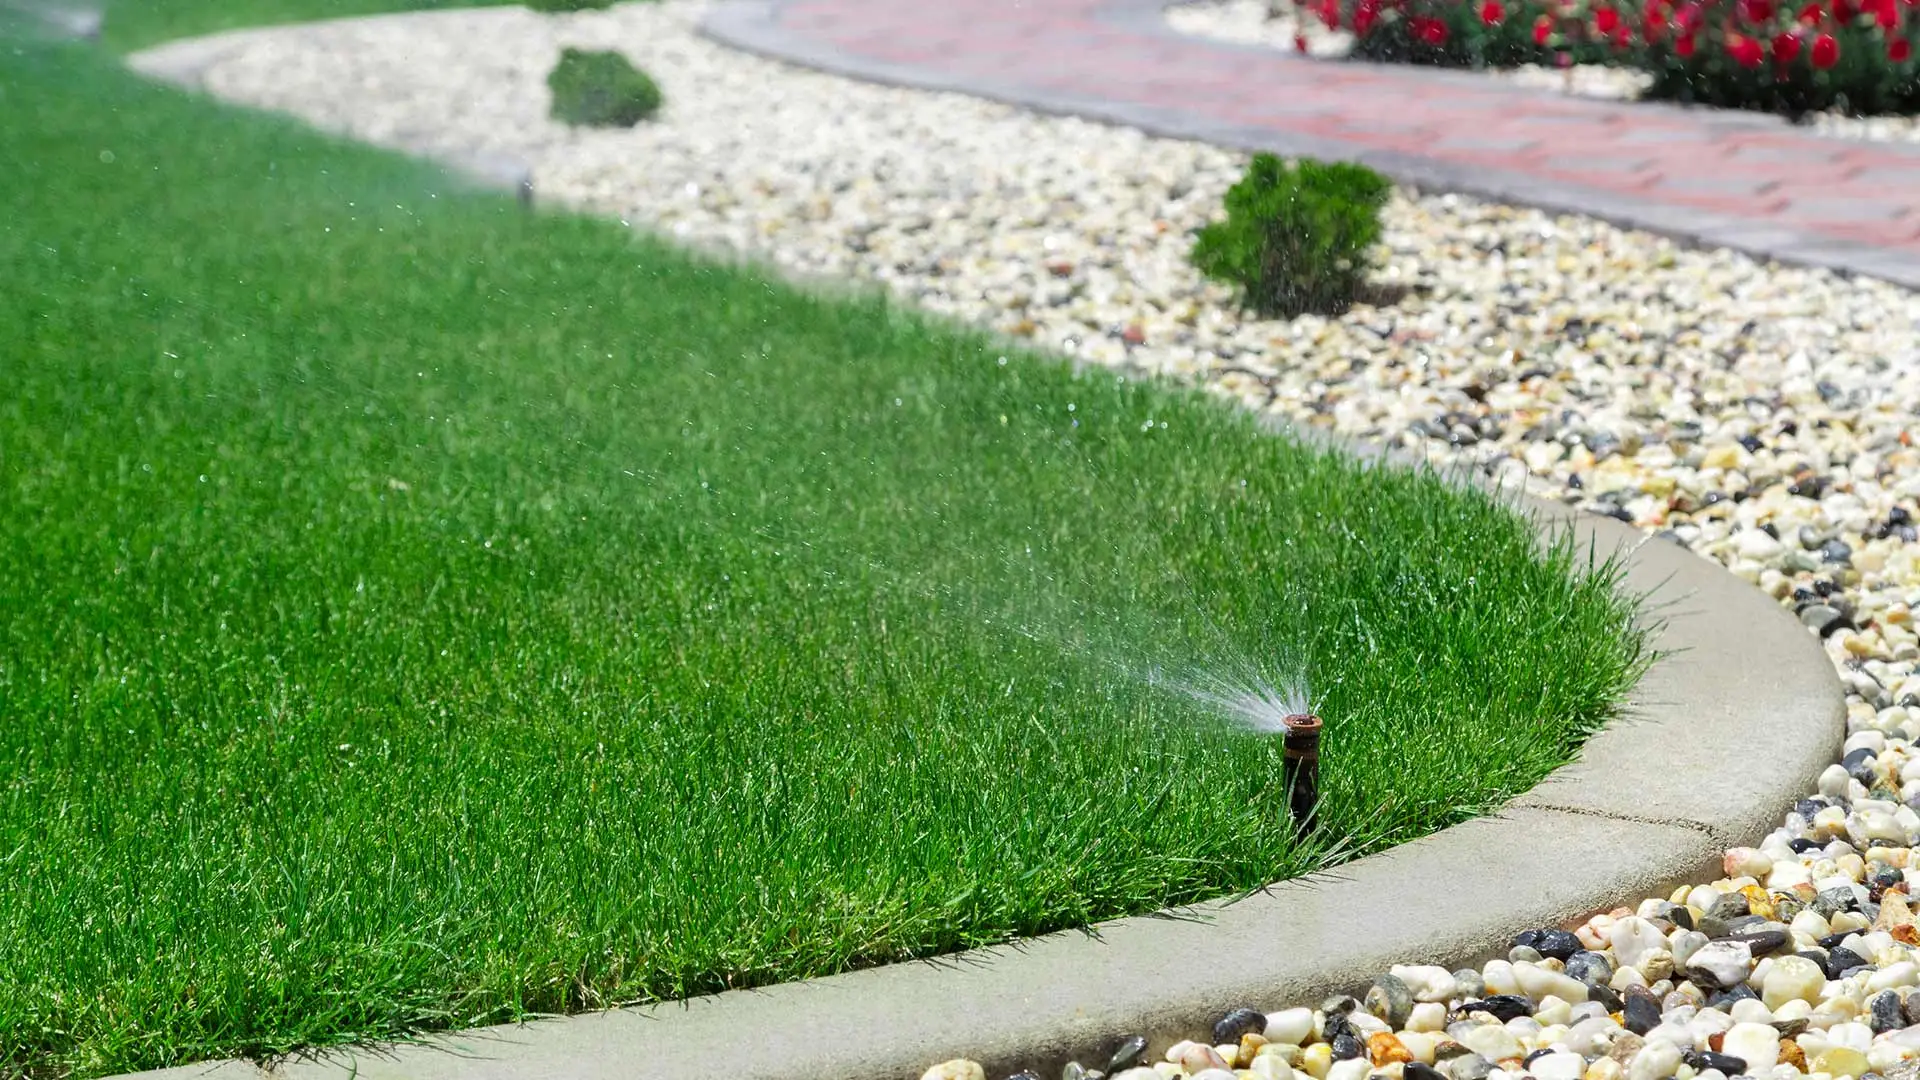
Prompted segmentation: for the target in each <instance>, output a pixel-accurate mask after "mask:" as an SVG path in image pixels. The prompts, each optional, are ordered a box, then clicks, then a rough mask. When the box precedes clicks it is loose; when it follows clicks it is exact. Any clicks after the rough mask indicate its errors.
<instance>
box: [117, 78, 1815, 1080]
mask: <svg viewBox="0 0 1920 1080" xmlns="http://www.w3.org/2000/svg"><path fill="white" fill-rule="evenodd" d="M193 44H194V43H191V42H189V43H181V46H180V47H178V48H176V47H173V46H169V47H166V48H167V49H168V50H169V52H170V53H171V55H172V57H173V59H174V61H175V63H176V64H177V66H172V67H171V68H170V69H169V70H164V71H160V70H155V71H151V72H150V73H152V74H157V75H161V76H162V77H169V78H172V79H174V80H175V81H180V82H185V83H188V84H189V85H192V84H194V83H196V82H197V79H196V77H195V75H196V74H197V72H196V71H195V70H194V69H195V67H196V63H195V62H196V60H197V59H198V58H203V57H207V56H209V52H208V51H206V50H208V49H212V48H217V47H218V45H217V43H215V42H211V41H209V42H203V43H201V45H202V49H201V50H195V49H191V48H186V47H185V46H189V45H193ZM149 55H150V54H149ZM152 66H153V67H156V68H158V67H161V66H162V65H152ZM768 269H769V270H770V272H776V273H777V271H771V268H768ZM815 284H817V283H815ZM1292 434H1295V435H1301V436H1304V437H1306V438H1308V439H1309V440H1311V441H1316V442H1323V443H1330V444H1332V445H1335V446H1338V447H1341V448H1344V449H1346V450H1348V451H1350V452H1355V453H1358V454H1360V455H1361V456H1363V457H1367V458H1372V459H1382V458H1384V459H1386V460H1389V461H1398V460H1399V459H1397V458H1395V457H1394V456H1393V455H1390V454H1387V453H1386V452H1385V451H1383V450H1381V449H1379V448H1373V447H1364V446H1354V445H1352V444H1347V443H1344V442H1341V441H1339V440H1335V439H1330V438H1329V437H1327V436H1324V435H1321V434H1319V433H1317V432H1293V433H1292ZM1521 501H1522V503H1523V506H1522V508H1523V509H1526V510H1528V511H1530V512H1531V513H1532V514H1533V516H1534V519H1535V524H1536V528H1537V529H1538V530H1539V531H1540V532H1541V534H1542V535H1543V536H1546V535H1559V534H1561V533H1563V532H1564V531H1566V530H1571V531H1572V533H1573V535H1574V537H1575V539H1576V540H1577V542H1579V543H1580V544H1581V545H1583V546H1587V545H1591V549H1592V550H1593V551H1594V553H1595V556H1596V558H1599V559H1605V558H1608V557H1611V556H1615V555H1617V556H1619V557H1620V558H1621V559H1622V560H1623V564H1624V568H1625V576H1624V581H1623V584H1624V586H1625V587H1626V588H1627V589H1629V590H1632V591H1634V592H1636V593H1640V594H1644V595H1646V596H1647V597H1648V599H1649V602H1650V604H1651V605H1653V606H1654V607H1655V608H1657V609H1659V610H1660V612H1661V615H1662V618H1663V619H1664V622H1663V624H1662V626H1661V627H1660V629H1659V633H1658V635H1657V637H1656V639H1655V641H1654V642H1653V645H1654V648H1655V649H1657V650H1658V651H1659V652H1660V653H1661V654H1662V656H1663V659H1662V660H1661V661H1660V662H1658V663H1656V664H1655V665H1654V666H1653V667H1652V668H1651V669H1650V670H1649V671H1648V673H1647V674H1646V676H1645V677H1644V678H1643V679H1642V680H1641V682H1640V684H1639V686H1638V687H1636V689H1635V691H1634V693H1633V695H1632V700H1631V703H1630V704H1629V706H1628V709H1627V715H1626V716H1625V717H1624V718H1623V719H1621V720H1619V721H1616V722H1615V723H1613V724H1612V725H1610V726H1608V727H1607V728H1606V729H1604V730H1602V731H1601V732H1600V733H1598V734H1596V735H1595V736H1594V737H1593V738H1591V739H1590V740H1589V741H1588V742H1587V744H1586V746H1585V747H1584V749H1583V750H1582V751H1581V753H1580V755H1579V757H1578V758H1577V760H1576V761H1574V762H1573V763H1572V764H1570V765H1568V766H1566V767H1564V768H1562V769H1560V770H1559V771H1557V772H1556V773H1554V774H1553V775H1552V776H1551V777H1549V778H1548V779H1547V780H1546V781H1545V782H1543V783H1542V784H1541V785H1540V786H1539V787H1537V788H1535V789H1534V790H1533V791H1531V792H1529V793H1528V794H1526V795H1524V796H1521V797H1520V798H1519V799H1517V800H1515V802H1514V803H1512V804H1511V805H1510V806H1509V807H1508V808H1506V809H1505V810H1503V811H1502V812H1500V813H1498V814H1495V815H1492V816H1489V817H1483V818H1478V819H1475V820H1472V821H1468V822H1466V823H1463V824H1461V825H1457V826H1454V827H1453V828H1450V829H1446V830H1443V831H1441V832H1439V833H1435V834H1433V835H1431V836H1428V837H1425V838H1423V839H1419V840H1415V841H1412V842H1409V843H1407V844H1403V845H1401V846H1399V847H1396V848H1393V849H1390V850H1388V851H1385V852H1382V853H1380V854H1377V855H1372V856H1368V857H1366V858H1363V859H1359V860H1356V861H1354V862H1351V863H1348V864H1346V865H1344V866H1340V867H1338V868H1336V869H1334V870H1332V871H1329V872H1325V873H1321V874H1315V875H1312V876H1310V877H1307V878H1302V879H1296V880H1293V881H1287V882H1281V883H1279V884H1276V885H1273V886H1270V887H1269V888H1267V889H1265V890H1263V891H1261V892H1258V893H1255V894H1253V895H1252V896H1249V897H1246V898H1244V899H1240V900H1237V901H1219V902H1214V903H1208V904H1202V905H1197V906H1195V907H1192V908H1186V909H1180V910H1178V911H1174V912H1165V913H1161V914H1158V915H1149V916H1140V917H1135V918H1127V919H1118V920H1114V921H1111V922H1107V923H1102V924H1100V925H1099V926H1097V927H1095V928H1093V929H1092V930H1090V931H1086V932H1080V931H1070V932H1064V933H1058V934H1052V935H1049V936H1046V937H1042V938H1037V939H1032V940H1028V941H1024V942H1021V943H1018V944H1015V945H1010V946H1004V947H999V948H992V949H980V950H974V951H970V952H966V953H961V954H958V955H954V956H948V957H942V958H939V959H936V960H930V961H922V962H914V963H903V964H895V965H891V966H888V967H882V968H875V969H871V970H867V971H860V972H854V973H850V974H846V975H838V976H833V977H830V978H822V979H813V980H807V981H804V982H797V983H788V984H784V985H780V986H775V987H771V988H768V989H765V990H752V991H746V990H742V991H732V992H729V993H724V994H717V995H712V996H709V997H702V998H696V999H693V1000H690V1001H686V1002H678V1003H672V1004H666V1005H657V1006H649V1007H644V1008H631V1009H620V1010H613V1011H609V1012H603V1013H595V1014H588V1015H584V1016H576V1017H569V1018H560V1019H554V1020H548V1021H538V1022H532V1023H526V1024H509V1025H501V1026H497V1027H490V1028H483V1029H477V1030H472V1031H466V1032H459V1033H454V1034H448V1035H438V1036H433V1037H431V1038H427V1039H424V1040H422V1041H421V1042H419V1043H416V1044H407V1045H396V1046H362V1047H354V1048H345V1049H340V1050H336V1051H329V1052H325V1053H321V1054H316V1055H313V1056H302V1057H298V1058H295V1059H293V1060H290V1061H286V1062H282V1063H279V1064H277V1065H276V1066H274V1067H273V1068H271V1069H270V1070H267V1071H263V1070H261V1069H259V1068H257V1067H255V1066H254V1065H252V1064H249V1063H246V1062H237V1061H228V1062H211V1063H205V1064H198V1065H189V1066H183V1067H180V1068H175V1069H167V1070H160V1071H156V1072H149V1073H142V1074H137V1075H138V1076H140V1077H143V1078H145V1080H186V1078H190V1077H208V1078H212V1080H264V1078H266V1077H276V1078H288V1080H322V1078H326V1080H339V1078H345V1077H360V1078H365V1080H455V1078H458V1080H614V1078H620V1080H681V1078H684V1077H694V1076H702V1075H709V1074H715V1073H724V1075H726V1076H728V1077H731V1078H735V1080H822V1078H833V1080H896V1078H902V1077H906V1078H911V1077H914V1076H917V1075H918V1074H919V1073H920V1071H921V1070H922V1069H924V1068H925V1067H926V1066H927V1065H928V1064H930V1063H932V1062H935V1061H938V1060H941V1059H943V1058H949V1057H959V1056H966V1057H972V1058H975V1059H976V1060H980V1061H982V1062H983V1063H984V1064H986V1065H987V1066H988V1068H989V1071H990V1072H993V1073H995V1074H1004V1073H1008V1072H1012V1071H1014V1070H1016V1069H1017V1068H1021V1067H1035V1068H1039V1069H1041V1070H1043V1071H1046V1070H1054V1069H1057V1068H1058V1066H1059V1065H1060V1064H1061V1063H1062V1062H1063V1061H1064V1060H1066V1059H1067V1058H1069V1057H1079V1058H1081V1059H1083V1060H1091V1059H1093V1058H1094V1057H1096V1056H1097V1054H1098V1053H1099V1052H1100V1051H1101V1050H1103V1049H1105V1048H1106V1047H1107V1046H1108V1045H1109V1044H1110V1043H1111V1041H1112V1040H1113V1039H1114V1038H1115V1037H1116V1036H1118V1035H1120V1034H1123V1033H1132V1032H1138V1033H1143V1034H1146V1035H1147V1036H1148V1037H1149V1038H1151V1039H1153V1040H1154V1043H1155V1046H1156V1048H1158V1047H1161V1046H1164V1045H1165V1044H1167V1043H1169V1042H1171V1041H1173V1040H1175V1039H1178V1038H1184V1037H1187V1036H1189V1035H1191V1034H1193V1033H1194V1032H1196V1031H1200V1030H1204V1029H1205V1027H1206V1026H1208V1025H1210V1024H1211V1023H1212V1021H1213V1020H1215V1019H1217V1018H1218V1016H1219V1014H1220V1013H1221V1012H1222V1011H1224V1010H1225V1009H1226V1008H1227V1007H1229V1006H1232V1005H1242V1004H1245V1005H1252V1006H1255V1007H1264V1008H1277V1007H1281V1006H1283V1005H1289V1004H1298V1003H1302V1002H1308V1003H1311V1002H1315V1001H1317V1000H1319V999H1320V998H1321V997H1323V996H1324V995H1326V994H1329V993H1333V992H1339V991H1351V990H1357V989H1358V988H1359V987H1361V986H1363V985H1364V984H1365V983H1366V982H1367V980H1368V979H1370V978H1371V977H1372V976H1373V975H1375V974H1377V973H1379V972H1381V971H1384V970H1385V969H1386V968H1387V967H1388V966H1390V965H1391V964H1395V963H1406V962H1422V963H1443V964H1446V965H1448V966H1457V965H1460V964H1465V963H1471V962H1475V961H1478V960H1480V959H1484V958H1486V957H1488V956H1491V955H1494V954H1496V953H1499V952H1502V951H1504V949H1505V947H1506V944H1507V942H1508V941H1509V940H1510V939H1511V937H1512V935H1513V934H1514V933H1516V932H1517V931H1519V930H1522V929H1527V928H1530V927H1537V926H1549V925H1559V924H1563V923H1567V922H1570V921H1572V920H1577V919H1580V918H1582V917H1584V916H1586V915H1588V914H1590V913H1592V912H1595V911H1599V910H1604V909H1607V908H1610V907H1613V906H1615V905H1616V904H1619V903H1623V902H1633V901H1636V900H1638V899H1640V898H1642V897H1645V896H1651V895H1660V894H1664V893H1666V892H1667V891H1668V890H1670V889H1671V888H1672V887H1673V886H1675V885H1678V884H1681V883H1686V882H1692V881H1698V880H1701V879H1703V878H1706V877H1709V876H1715V875H1717V873H1718V868H1719V864H1720V857H1721V853H1722V851H1723V850H1724V849H1725V848H1726V847H1727V846H1730V845H1732V844H1734V843H1736V842H1739V841H1741V840H1749V841H1751V840H1757V839H1758V837H1759V836H1761V835H1762V834H1763V833H1764V832H1765V831H1766V830H1768V829H1770V828H1771V827H1772V826H1773V824H1774V823H1775V822H1776V821H1777V819H1778V815H1779V814H1780V813H1781V812H1782V811H1783V810H1784V809H1785V807H1786V806H1787V805H1788V804H1789V803H1790V802H1791V801H1792V800H1793V799H1795V798H1797V797H1799V796H1800V795H1802V794H1804V793H1806V792H1808V791H1810V790H1812V789H1813V787H1814V785H1815V778H1816V777H1817V776H1818V775H1819V773H1820V772H1821V771H1822V770H1823V769H1824V768H1826V766H1827V765H1829V764H1831V763H1832V762H1833V761H1834V760H1835V759H1836V757H1837V755H1838V752H1839V747H1840V742H1841V738H1842V731H1843V728H1844V724H1843V720H1844V715H1845V710H1844V706H1843V696H1842V692H1841V687H1840V685H1839V681H1838V679H1837V677H1836V676H1835V674H1834V671H1833V668H1832V665H1831V664H1830V663H1829V662H1828V660H1827V658H1826V655H1825V654H1824V652H1823V651H1822V650H1821V648H1820V647H1819V645H1818V642H1817V639H1815V638H1814V637H1813V636H1811V635H1810V634H1808V633H1807V632H1806V630H1805V629H1804V628H1802V627H1801V626H1800V624H1799V623H1798V621H1797V620H1795V619H1794V618H1793V617H1792V616H1791V615H1789V614H1788V613H1787V612H1785V611H1784V610H1783V609H1781V608H1780V607H1779V606H1778V605H1776V604H1775V603H1773V602H1772V601H1771V600H1770V599H1768V598H1767V597H1766V596H1765V595H1764V594H1762V593H1761V592H1760V591H1759V590H1757V589H1754V588H1753V587H1751V586H1749V585H1747V584H1746V583H1745V582H1742V581H1740V580H1739V579H1738V578H1735V577H1734V576H1733V575H1731V574H1729V573H1727V572H1726V571H1725V570H1723V569H1721V568H1720V567H1718V566H1717V565H1715V564H1713V563H1712V562H1710V561H1708V560H1706V559H1703V558H1701V557H1699V556H1696V555H1694V554H1693V553H1692V552H1690V551H1687V550H1686V549H1684V548H1681V547H1679V546H1676V545H1673V544H1669V543H1665V542H1662V541H1658V540H1650V539H1649V538H1648V537H1646V536H1645V535H1644V534H1642V533H1640V532H1638V531H1637V530H1634V529H1632V528H1629V527H1628V526H1626V525H1623V524H1621V523H1619V522H1616V521H1612V520H1610V519H1605V518H1598V517H1593V516H1589V515H1583V514H1578V513H1576V512H1574V511H1571V510H1569V509H1567V508H1565V507H1562V506H1558V505H1555V504H1550V503H1545V502H1541V501H1538V500H1533V499H1523V500H1521Z"/></svg>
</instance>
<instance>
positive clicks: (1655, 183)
mask: <svg viewBox="0 0 1920 1080" xmlns="http://www.w3.org/2000/svg"><path fill="white" fill-rule="evenodd" d="M1159 8H1160V3H1159V0H733V2H730V3H725V4H722V5H720V6H718V7H716V8H715V9H714V10H713V12H712V13H711V14H710V16H709V18H708V23H707V31H708V32H709V33H710V34H712V35H713V36H715V37H716V38H719V39H720V40H723V41H726V42H729V43H731V44H734V45H738V46H741V47H744V48H747V49H751V50H753V51H755V52H760V53H763V54H767V55H771V56H776V57H779V58H782V59H786V60H791V61H794V62H797V63H802V64H807V65H809V66H813V67H819V68H823V69H827V70H833V71H839V72H843V73H846V74H849V75H854V76H859V77H863V78H869V79H875V80H879V81H884V82H890V83H897V84H901V85H911V86H921V87H929V88H939V89H953V90H960V91H965V92H968V93H973V94H977V95H980V96H984V97H990V98H995V99H998V100H1002V101H1009V102H1014V103H1017V104H1022V105H1028V106H1031V107H1034V108H1039V109H1045V110H1048V111H1054V112H1067V113H1073V114H1078V115H1083V116H1091V117H1095V118H1098V119H1105V120H1112V121H1116V122H1120V123H1126V124H1131V125H1134V126H1138V127H1142V128H1145V129H1147V130H1149V131H1154V132H1157V133H1162V134H1168V135H1177V136H1188V137H1193V138H1199V139H1205V140H1208V141H1212V142H1218V143H1223V144H1227V145H1234V146H1241V147H1246V148H1250V149H1252V148H1258V149H1271V150H1275V151H1278V152H1280V153H1286V154H1311V155H1314V156H1317V157H1325V158H1343V159H1347V160H1355V161H1362V162H1366V163H1367V164H1370V165H1373V166H1374V167H1376V168H1379V169H1381V170H1382V171H1384V172H1387V173H1389V174H1390V175H1393V176H1396V177H1398V178H1400V179H1402V180H1406V181H1409V182H1413V183H1416V184H1423V185H1427V186H1432V187H1438V188H1444V189H1450V190H1459V191H1467V192H1474V193H1478V194H1484V195H1488V196H1492V197H1495V198H1498V199H1502V200H1506V201H1511V202H1518V203H1525V204H1530V205H1536V206H1543V207H1547V208H1549V209H1556V210H1571V211H1579V212H1583V213H1589V214H1594V215H1597V216H1600V217H1604V218H1608V219H1610V220H1613V221H1617V222H1620V223H1622V224H1627V225H1634V226H1639V227H1643V228H1648V229H1653V230H1655V231H1659V232H1664V233H1668V234H1672V235H1677V236H1683V237H1687V238H1690V239H1696V240H1699V241H1702V242H1705V243H1711V244H1718V245H1724V246H1728V247H1733V248H1738V249H1741V250H1745V251H1751V252H1755V253H1757V254H1762V255H1771V256H1775V257H1778V258H1781V259H1783V260H1788V261H1794V262H1806V263H1813V264H1817V265H1825V266H1834V267H1838V268H1844V269H1849V270H1855V271H1858V272H1861V273H1866V274H1872V275H1875V276H1879V277H1885V278H1889V279H1891V280H1896V281H1901V282H1904V283H1906V284H1908V285H1911V286H1915V287H1920V145H1905V144H1892V143H1871V142H1865V141H1858V140H1845V139H1837V138H1827V137H1823V136H1819V135H1815V134H1812V133H1810V132H1807V131H1803V130H1800V129H1796V128H1792V127H1789V126H1787V125H1785V124H1783V123H1781V122H1779V121H1778V120H1775V119H1773V118H1770V117H1761V116H1751V115H1745V114H1738V113H1728V112H1724V111H1719V110H1707V109H1681V108H1676V107H1671V106H1665V105H1654V104H1632V103H1611V102H1601V101H1589V100H1582V99H1575V98H1567V97H1562V96H1560V95H1557V94H1551V93H1546V92H1542V91H1538V90H1527V89H1523V88H1519V87H1514V86H1509V85H1505V84H1501V83H1497V82H1494V81H1492V80H1488V79H1485V78H1482V77H1479V76H1475V75H1471V74H1467V73H1461V72H1443V71H1434V70H1429V69H1417V68H1411V67H1397V66H1385V65H1371V64H1349V63H1330V62H1324V61H1314V60H1309V59H1305V58H1302V57H1297V56H1294V55H1292V54H1289V53H1285V52H1281V51H1276V50H1270V49H1260V48H1251V47H1243V46H1238V45H1232V44H1226V43H1220V42H1213V41H1204V40H1199V39H1195V38H1189V37H1184V36H1181V35H1178V34H1175V33H1173V32H1172V31H1170V30H1168V29H1167V28H1166V27H1165V25H1164V23H1163V22H1162V19H1161V15H1160V11H1159Z"/></svg>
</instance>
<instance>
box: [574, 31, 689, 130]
mask: <svg viewBox="0 0 1920 1080" xmlns="http://www.w3.org/2000/svg"><path fill="white" fill-rule="evenodd" d="M547 88H548V89H550V90H552V91H553V118H554V119H555V120H559V121H561V122H562V123H567V124H576V125H591V126H594V127H632V126H633V125H635V124H637V123H639V122H640V121H642V120H645V119H647V118H648V117H650V116H652V115H653V114H654V113H656V112H659V111H660V101H661V98H660V88H659V87H658V86H656V85H654V81H653V80H652V79H650V78H648V77H647V73H646V72H644V71H641V70H640V69H639V68H637V67H634V66H633V64H632V63H631V62H630V61H629V60H628V59H627V58H626V57H624V56H622V55H620V54H619V53H617V52H588V51H586V50H585V49H574V48H569V49H567V50H566V51H565V52H563V53H561V54H560V62H559V63H558V64H555V65H554V66H553V73H552V74H550V75H548V76H547Z"/></svg>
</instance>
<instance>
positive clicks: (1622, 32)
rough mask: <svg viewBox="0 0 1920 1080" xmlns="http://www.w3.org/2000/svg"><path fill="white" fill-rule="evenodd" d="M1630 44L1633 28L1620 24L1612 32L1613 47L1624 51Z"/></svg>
mask: <svg viewBox="0 0 1920 1080" xmlns="http://www.w3.org/2000/svg"><path fill="white" fill-rule="evenodd" d="M1632 44H1633V27H1631V26H1628V25H1627V24H1626V23H1621V24H1620V25H1619V26H1618V27H1616V28H1615V29H1614V31H1613V47H1614V48H1616V49H1626V48H1627V47H1628V46H1630V45H1632Z"/></svg>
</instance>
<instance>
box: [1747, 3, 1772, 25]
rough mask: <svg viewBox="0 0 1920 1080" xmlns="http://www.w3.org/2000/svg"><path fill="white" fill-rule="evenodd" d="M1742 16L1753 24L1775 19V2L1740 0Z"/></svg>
mask: <svg viewBox="0 0 1920 1080" xmlns="http://www.w3.org/2000/svg"><path fill="white" fill-rule="evenodd" d="M1740 14H1741V16H1742V17H1744V18H1746V19H1747V20H1749V21H1751V22H1757V23H1763V22H1766V21H1767V20H1768V19H1771V18H1773V0H1740Z"/></svg>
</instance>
